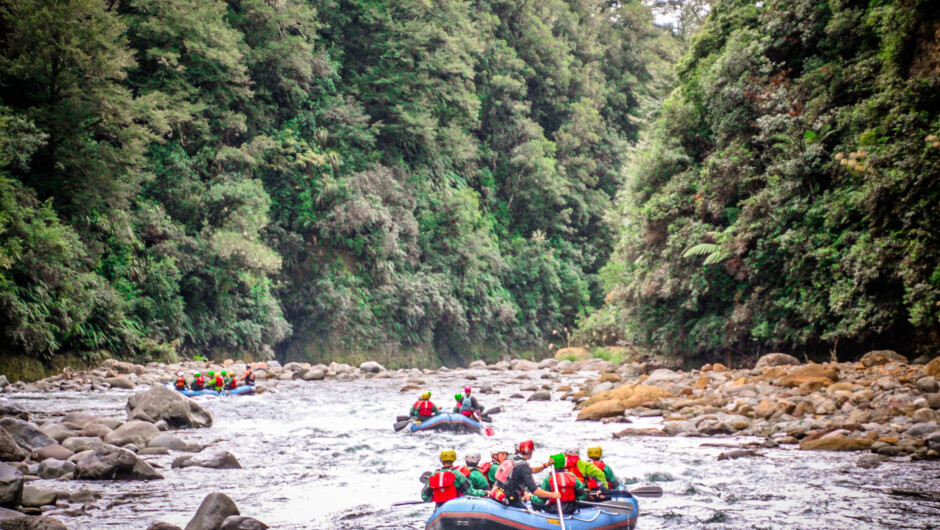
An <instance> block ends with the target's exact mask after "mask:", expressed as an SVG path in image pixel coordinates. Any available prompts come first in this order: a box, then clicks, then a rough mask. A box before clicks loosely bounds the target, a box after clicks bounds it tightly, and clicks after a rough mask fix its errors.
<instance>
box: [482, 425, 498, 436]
mask: <svg viewBox="0 0 940 530" xmlns="http://www.w3.org/2000/svg"><path fill="white" fill-rule="evenodd" d="M483 432H484V433H486V435H487V436H493V435H494V434H496V431H494V430H493V429H491V428H490V427H487V428H485V429H483Z"/></svg>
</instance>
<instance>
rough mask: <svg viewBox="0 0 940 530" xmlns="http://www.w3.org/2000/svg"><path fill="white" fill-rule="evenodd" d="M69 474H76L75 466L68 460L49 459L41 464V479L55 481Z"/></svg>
mask: <svg viewBox="0 0 940 530" xmlns="http://www.w3.org/2000/svg"><path fill="white" fill-rule="evenodd" d="M69 473H75V464H74V463H72V462H69V461H68V460H56V459H55V458H47V459H45V460H43V461H42V462H40V463H39V477H40V478H45V479H54V478H59V477H61V476H63V475H68V474H69Z"/></svg>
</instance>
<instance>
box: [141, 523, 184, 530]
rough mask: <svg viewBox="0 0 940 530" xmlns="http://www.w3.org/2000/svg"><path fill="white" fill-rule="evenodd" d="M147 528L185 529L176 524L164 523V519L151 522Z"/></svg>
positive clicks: (158, 529) (156, 529) (160, 529)
mask: <svg viewBox="0 0 940 530" xmlns="http://www.w3.org/2000/svg"><path fill="white" fill-rule="evenodd" d="M147 530H183V529H182V528H180V527H178V526H176V525H175V524H170V523H164V522H163V521H156V522H153V523H150V526H148V527H147Z"/></svg>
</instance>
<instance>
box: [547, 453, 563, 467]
mask: <svg viewBox="0 0 940 530" xmlns="http://www.w3.org/2000/svg"><path fill="white" fill-rule="evenodd" d="M549 458H551V460H552V462H554V463H555V469H565V455H562V454H557V455H552V456H550V457H549Z"/></svg>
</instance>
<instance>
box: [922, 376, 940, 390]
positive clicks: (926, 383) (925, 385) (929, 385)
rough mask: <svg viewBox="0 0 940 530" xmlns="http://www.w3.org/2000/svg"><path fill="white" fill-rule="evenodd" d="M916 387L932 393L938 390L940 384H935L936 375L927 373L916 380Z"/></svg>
mask: <svg viewBox="0 0 940 530" xmlns="http://www.w3.org/2000/svg"><path fill="white" fill-rule="evenodd" d="M917 388H918V389H920V391H921V392H924V393H927V394H932V393H934V392H936V391H937V390H940V385H938V384H937V378H936V377H933V376H931V375H928V376H925V377H921V378H920V379H918V380H917Z"/></svg>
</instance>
